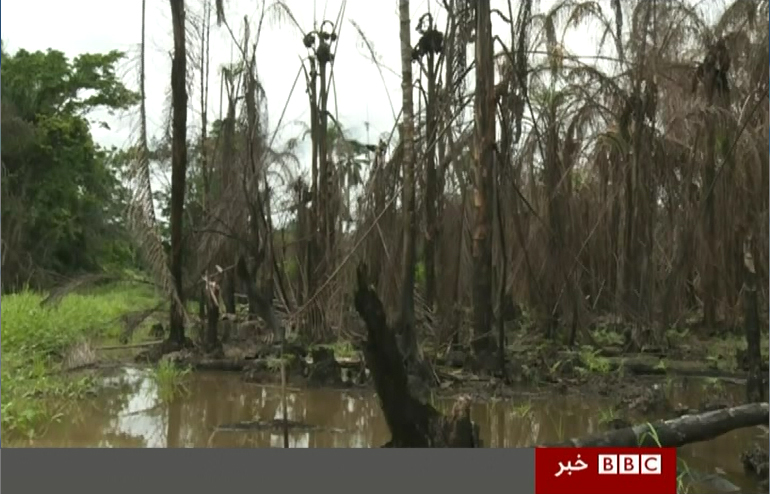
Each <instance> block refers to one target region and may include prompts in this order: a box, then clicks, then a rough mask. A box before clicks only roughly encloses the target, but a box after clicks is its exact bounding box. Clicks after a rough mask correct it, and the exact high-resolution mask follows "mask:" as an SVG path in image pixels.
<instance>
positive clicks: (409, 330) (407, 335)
mask: <svg viewBox="0 0 770 494" xmlns="http://www.w3.org/2000/svg"><path fill="white" fill-rule="evenodd" d="M398 13H399V22H400V37H401V91H402V106H403V122H402V127H401V130H402V132H401V142H402V143H403V148H404V158H403V161H402V164H403V170H404V199H405V201H404V204H403V205H402V207H403V214H404V261H403V262H404V264H403V269H404V271H403V277H402V286H401V290H402V293H401V321H400V322H401V328H400V329H401V330H402V343H403V345H402V348H401V350H402V352H404V358H405V360H406V361H407V362H416V360H417V359H418V358H419V355H418V353H419V352H418V348H417V335H416V332H415V327H414V326H415V314H414V270H415V262H416V248H415V235H416V233H417V231H416V230H417V227H416V218H415V214H414V213H415V211H414V210H415V173H414V168H415V153H414V110H413V108H414V102H413V100H412V41H411V26H410V23H411V21H410V17H409V0H399V3H398Z"/></svg>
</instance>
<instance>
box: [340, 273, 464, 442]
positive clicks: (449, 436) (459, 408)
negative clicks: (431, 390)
mask: <svg viewBox="0 0 770 494" xmlns="http://www.w3.org/2000/svg"><path fill="white" fill-rule="evenodd" d="M367 273H368V270H367V268H366V265H361V266H359V267H358V270H357V280H358V284H357V287H356V292H355V307H356V311H358V314H359V315H360V316H361V318H362V319H363V320H364V322H365V323H366V330H367V341H366V345H365V347H364V358H365V359H366V365H367V366H368V367H369V371H370V372H371V373H372V379H373V380H374V387H375V390H376V391H377V395H378V396H379V398H380V406H381V408H382V412H383V414H384V415H385V421H386V422H387V424H388V427H389V428H390V432H391V436H392V437H391V441H390V442H389V443H388V444H386V445H385V446H386V447H394V448H473V447H476V446H477V434H476V433H475V432H474V425H473V423H472V422H471V418H470V405H471V401H470V399H469V398H468V397H461V398H460V399H458V400H457V402H456V403H455V405H454V408H453V410H452V413H451V414H450V415H449V416H445V415H443V414H442V413H441V412H439V411H438V410H436V409H435V408H433V407H432V406H430V405H428V404H425V403H422V402H421V401H419V400H417V399H416V398H414V397H413V396H412V395H411V393H410V392H409V384H408V376H407V371H406V367H405V366H404V359H403V357H402V355H401V352H400V351H399V349H398V344H397V343H396V336H395V333H394V332H393V331H392V330H391V328H390V327H389V326H388V323H387V317H386V315H385V309H384V308H383V306H382V302H381V301H380V299H379V297H378V296H377V294H376V293H375V291H374V289H373V288H372V286H371V285H370V283H369V281H368V274H367Z"/></svg>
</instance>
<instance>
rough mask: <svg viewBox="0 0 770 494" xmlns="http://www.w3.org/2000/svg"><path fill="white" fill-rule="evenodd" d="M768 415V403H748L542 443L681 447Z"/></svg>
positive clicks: (755, 423)
mask: <svg viewBox="0 0 770 494" xmlns="http://www.w3.org/2000/svg"><path fill="white" fill-rule="evenodd" d="M769 419H770V413H768V404H767V403H750V404H748V405H741V406H737V407H733V408H723V409H721V410H715V411H712V412H705V413H700V414H696V415H683V416H681V417H678V418H675V419H671V420H664V421H660V422H656V423H654V424H649V423H647V424H639V425H634V426H632V427H626V428H624V429H619V430H614V431H609V432H604V433H601V434H596V435H593V436H589V437H583V438H575V439H569V440H567V441H563V442H560V443H553V444H544V445H543V446H545V447H565V446H568V447H569V446H572V447H578V448H585V447H617V448H622V447H634V446H639V447H665V448H671V447H677V448H678V447H680V446H684V445H685V444H690V443H697V442H702V441H709V440H711V439H714V438H716V437H719V436H721V435H722V434H726V433H728V432H730V431H733V430H735V429H742V428H744V427H754V426H758V425H765V424H767V422H768V420H769Z"/></svg>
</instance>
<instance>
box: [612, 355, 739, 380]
mask: <svg viewBox="0 0 770 494" xmlns="http://www.w3.org/2000/svg"><path fill="white" fill-rule="evenodd" d="M607 361H608V362H609V364H610V370H611V371H616V370H620V369H623V371H624V372H629V373H631V374H634V375H636V376H665V375H668V376H681V377H708V378H719V379H745V378H746V373H745V372H728V371H724V370H720V369H714V368H712V367H710V365H709V364H708V363H706V362H690V361H686V360H683V361H680V360H660V359H656V358H650V357H642V356H639V357H607Z"/></svg>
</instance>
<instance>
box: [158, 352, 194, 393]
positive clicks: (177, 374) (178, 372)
mask: <svg viewBox="0 0 770 494" xmlns="http://www.w3.org/2000/svg"><path fill="white" fill-rule="evenodd" d="M190 372H191V369H190V368H189V367H180V366H178V365H175V364H174V363H173V362H170V361H168V360H162V361H161V362H160V363H159V364H158V365H157V367H155V369H153V372H152V379H153V381H155V385H156V386H157V387H158V397H159V398H160V399H161V400H172V399H173V398H176V397H178V396H181V395H184V394H186V393H188V392H189V388H188V387H187V383H186V382H185V381H186V379H187V377H188V375H189V374H190Z"/></svg>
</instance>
